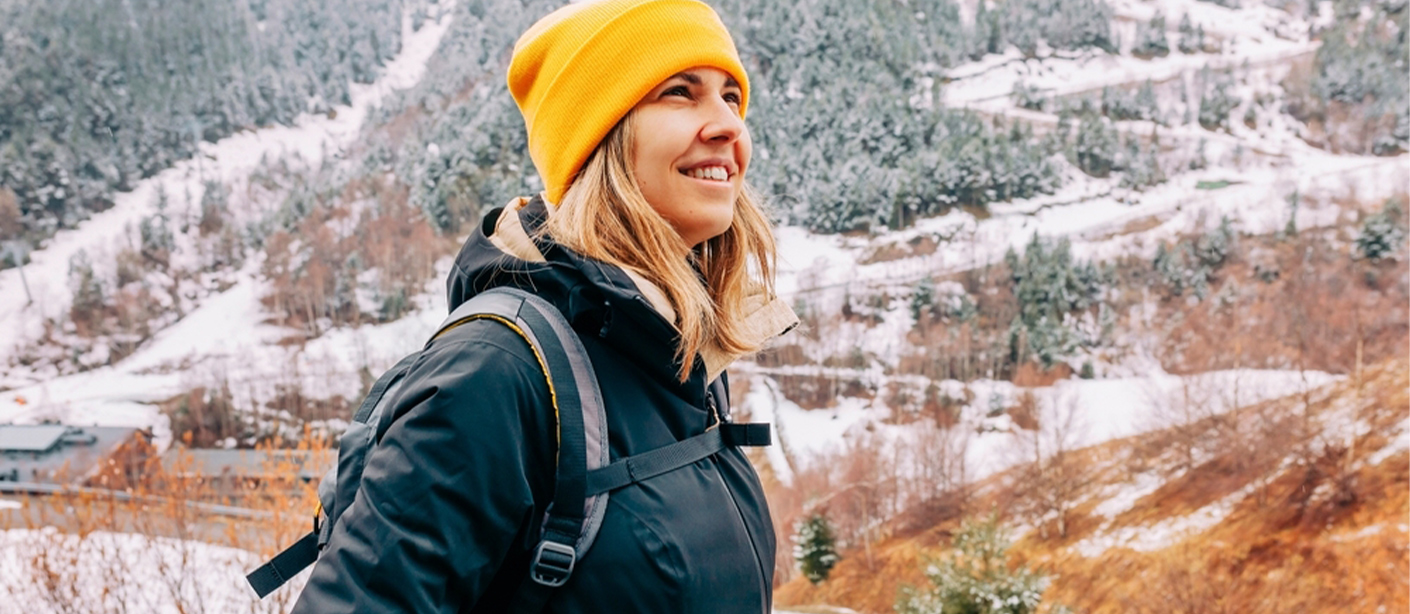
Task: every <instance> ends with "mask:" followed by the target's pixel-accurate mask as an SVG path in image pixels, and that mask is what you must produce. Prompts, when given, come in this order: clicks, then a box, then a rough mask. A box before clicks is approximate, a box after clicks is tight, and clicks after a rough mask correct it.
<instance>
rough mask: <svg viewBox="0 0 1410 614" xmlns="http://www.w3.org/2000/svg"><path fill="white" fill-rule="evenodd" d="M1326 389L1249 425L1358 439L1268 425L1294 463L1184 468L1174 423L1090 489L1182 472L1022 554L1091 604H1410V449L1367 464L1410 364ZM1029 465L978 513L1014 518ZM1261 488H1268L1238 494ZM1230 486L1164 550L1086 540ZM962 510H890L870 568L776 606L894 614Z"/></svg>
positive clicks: (1409, 400)
mask: <svg viewBox="0 0 1410 614" xmlns="http://www.w3.org/2000/svg"><path fill="white" fill-rule="evenodd" d="M1324 392H1326V394H1325V395H1319V396H1317V397H1316V399H1315V400H1314V401H1313V402H1312V403H1310V405H1309V404H1308V403H1307V401H1306V399H1305V398H1302V397H1299V396H1294V397H1288V398H1284V399H1280V400H1275V401H1271V402H1269V403H1267V404H1263V405H1261V406H1255V407H1248V408H1244V409H1242V410H1239V411H1238V412H1235V414H1236V416H1235V417H1236V418H1237V419H1239V420H1245V421H1250V422H1253V421H1257V420H1258V419H1260V418H1259V415H1258V414H1259V413H1260V412H1263V413H1269V412H1272V413H1277V414H1280V415H1283V416H1288V417H1293V418H1298V419H1299V420H1300V419H1301V418H1300V416H1301V415H1302V414H1304V413H1310V415H1311V416H1312V417H1313V419H1314V420H1313V423H1314V424H1317V425H1321V426H1328V425H1331V426H1333V427H1334V430H1335V428H1336V427H1335V425H1336V424H1339V423H1338V422H1337V420H1341V419H1342V418H1337V416H1354V417H1355V418H1357V419H1358V420H1359V421H1360V422H1359V423H1358V424H1360V425H1361V426H1359V427H1357V429H1358V430H1352V431H1350V432H1351V433H1352V436H1351V443H1350V445H1347V439H1346V438H1345V437H1342V436H1341V435H1340V434H1339V432H1328V431H1326V430H1324V429H1322V428H1319V429H1317V430H1314V431H1312V432H1309V433H1307V434H1306V436H1304V437H1301V438H1299V437H1275V438H1273V439H1259V438H1260V437H1263V435H1260V434H1259V433H1258V431H1248V432H1247V436H1248V437H1252V438H1255V439H1256V440H1257V441H1256V442H1255V443H1257V444H1259V445H1264V446H1278V452H1279V455H1280V458H1285V459H1288V460H1287V462H1285V463H1278V464H1275V465H1274V466H1272V468H1269V467H1267V466H1264V465H1260V464H1256V463H1247V462H1240V461H1239V459H1237V458H1235V457H1236V456H1238V455H1239V454H1240V453H1241V451H1240V450H1239V449H1229V450H1224V451H1222V452H1221V453H1218V454H1215V455H1213V456H1212V457H1210V458H1208V459H1206V460H1205V461H1204V462H1201V463H1198V464H1197V465H1195V466H1194V467H1192V468H1190V469H1189V470H1186V471H1183V472H1181V470H1179V469H1177V468H1176V467H1177V466H1178V462H1177V461H1178V458H1177V457H1178V456H1179V455H1178V454H1172V453H1171V452H1170V450H1169V449H1168V446H1169V440H1168V438H1167V437H1166V435H1165V434H1163V433H1161V432H1153V433H1148V434H1145V435H1141V436H1137V437H1133V438H1128V439H1125V440H1118V441H1112V442H1107V443H1105V444H1102V445H1100V446H1097V447H1095V448H1089V449H1086V450H1083V451H1081V452H1082V453H1083V454H1084V455H1085V456H1084V459H1085V462H1084V466H1086V467H1087V468H1088V473H1089V476H1090V479H1091V480H1092V482H1093V483H1092V485H1091V488H1090V490H1089V491H1096V490H1098V489H1100V488H1102V487H1118V486H1119V485H1121V484H1123V483H1126V482H1128V481H1129V480H1130V479H1131V476H1132V473H1133V472H1147V471H1154V472H1170V474H1171V475H1172V476H1173V479H1170V480H1169V481H1167V482H1166V483H1165V484H1163V485H1162V486H1161V487H1160V488H1158V489H1157V490H1155V491H1154V492H1152V493H1150V494H1149V495H1147V496H1145V497H1143V498H1142V499H1140V500H1139V501H1137V502H1136V503H1135V504H1134V505H1132V506H1131V508H1130V509H1129V510H1127V511H1125V512H1124V513H1120V514H1117V515H1116V517H1114V518H1111V519H1104V518H1101V517H1094V516H1093V515H1092V510H1093V508H1094V507H1095V505H1096V504H1097V503H1098V502H1099V501H1100V499H1099V498H1092V499H1088V500H1086V501H1085V502H1084V503H1083V504H1081V505H1078V506H1077V507H1076V508H1074V510H1073V511H1072V514H1071V516H1070V521H1069V527H1068V530H1069V535H1068V537H1067V538H1065V539H1064V538H1059V537H1057V536H1050V537H1049V538H1048V539H1043V538H1042V537H1041V536H1040V535H1039V533H1038V531H1036V530H1035V531H1030V532H1028V533H1027V535H1026V536H1024V537H1023V538H1022V539H1021V540H1020V541H1019V543H1018V544H1017V545H1016V547H1015V549H1014V551H1013V554H1014V559H1015V562H1017V563H1021V564H1027V565H1029V566H1031V567H1036V568H1038V569H1040V570H1043V571H1044V572H1046V573H1048V574H1051V575H1052V576H1053V577H1054V582H1053V584H1052V585H1051V586H1050V588H1049V589H1048V592H1047V594H1046V595H1045V601H1047V602H1050V603H1061V604H1065V605H1068V606H1070V607H1072V608H1074V610H1075V611H1079V612H1084V613H1089V614H1108V613H1110V614H1115V613H1145V612H1151V613H1155V612H1161V613H1166V612H1169V613H1174V614H1196V613H1210V612H1213V613H1223V612H1227V613H1245V612H1252V613H1272V614H1282V613H1289V614H1291V613H1299V614H1300V613H1304V612H1358V613H1359V612H1365V613H1367V614H1370V613H1375V612H1404V611H1407V609H1410V533H1407V531H1410V527H1407V524H1406V522H1407V516H1410V452H1407V451H1400V452H1397V453H1394V454H1389V455H1385V454H1382V455H1381V456H1382V457H1383V458H1381V459H1380V462H1379V463H1375V464H1372V463H1370V462H1368V458H1371V457H1372V456H1373V455H1375V454H1377V453H1378V451H1380V450H1382V449H1383V448H1384V447H1385V446H1387V445H1390V444H1391V443H1392V441H1393V440H1394V438H1395V437H1396V436H1397V435H1396V433H1398V432H1399V431H1398V429H1399V428H1401V426H1402V425H1403V424H1404V423H1405V421H1406V420H1407V419H1410V362H1407V361H1406V360H1405V359H1403V358H1397V359H1387V360H1382V361H1380V362H1379V363H1378V364H1376V365H1374V366H1372V367H1369V368H1365V369H1364V370H1361V371H1359V372H1357V373H1356V375H1355V376H1354V377H1352V378H1348V379H1347V380H1345V381H1343V382H1340V383H1337V384H1334V385H1332V386H1330V387H1329V388H1327V389H1325V390H1324ZM1348 408H1349V409H1348ZM1338 412H1341V413H1338ZM1279 424H1283V425H1285V426H1286V425H1288V424H1291V423H1288V422H1282V423H1279ZM1209 426H1210V431H1209V433H1210V436H1213V433H1214V431H1213V429H1214V426H1213V425H1212V424H1211V425H1209ZM1021 471H1022V469H1021V468H1015V469H1014V470H1012V471H1011V472H1009V473H1008V474H1001V475H996V476H993V477H992V478H990V479H988V480H986V481H985V482H983V483H981V484H980V485H978V486H977V488H976V491H977V492H979V493H981V494H980V496H979V497H978V498H977V499H976V500H975V501H974V502H973V504H972V505H971V506H970V508H969V509H970V510H983V509H991V508H992V509H997V510H998V511H1000V513H1001V514H1007V515H1008V516H1007V517H1008V518H1009V521H1010V522H1011V521H1012V518H1013V517H1012V514H1011V513H1012V512H1013V511H1014V510H1016V509H1018V508H1017V507H1015V506H1016V505H1017V504H1018V503H1019V500H1020V499H1022V498H1023V497H1024V496H1025V494H1024V493H1022V492H1015V491H1012V490H1006V489H1004V488H1001V487H998V486H1000V485H1002V484H1005V483H1008V482H1009V480H1010V479H1011V477H1012V476H1013V475H1014V474H1015V472H1021ZM1260 472H1266V475H1260ZM1260 485H1262V488H1264V489H1266V493H1264V494H1263V496H1255V494H1253V493H1249V494H1248V495H1247V496H1243V497H1242V498H1238V493H1240V491H1245V492H1247V489H1249V488H1254V489H1255V490H1257V488H1256V487H1258V486H1260ZM1230 495H1234V496H1235V498H1234V499H1232V500H1234V501H1235V503H1234V505H1233V507H1232V508H1231V509H1230V511H1229V512H1228V514H1227V516H1225V517H1223V518H1222V520H1220V521H1219V522H1217V523H1216V524H1214V525H1213V526H1211V527H1208V528H1207V529H1205V530H1202V531H1196V532H1194V533H1192V534H1187V535H1185V536H1183V538H1181V539H1177V540H1176V541H1175V542H1173V543H1170V544H1169V545H1168V546H1166V547H1164V548H1159V549H1156V550H1153V551H1149V552H1138V551H1136V550H1132V549H1129V548H1126V547H1120V546H1117V547H1112V548H1110V549H1107V550H1106V551H1104V552H1103V553H1102V554H1101V555H1099V556H1097V557H1095V558H1087V557H1084V556H1083V555H1081V554H1080V553H1079V552H1078V551H1077V550H1076V549H1074V548H1072V546H1073V545H1074V544H1076V543H1078V542H1080V541H1081V540H1083V539H1087V538H1091V537H1093V536H1097V535H1099V534H1100V533H1101V532H1102V531H1110V530H1114V529H1118V528H1121V527H1133V528H1139V527H1151V526H1153V525H1155V524H1158V523H1161V522H1167V521H1171V520H1172V519H1178V518H1181V517H1183V516H1185V515H1187V514H1189V513H1190V512H1193V511H1195V510H1199V509H1201V508H1204V507H1205V506H1207V505H1209V504H1210V503H1212V502H1215V501H1219V500H1221V499H1225V498H1226V497H1230ZM960 516H961V514H950V515H948V516H937V517H932V518H930V519H928V520H927V521H926V522H922V523H917V522H916V519H917V518H918V517H919V516H918V514H917V512H916V510H914V509H913V510H911V511H909V512H907V513H906V514H902V515H901V516H899V517H897V518H895V519H893V520H892V523H893V524H895V525H897V527H898V528H900V529H901V530H897V531H894V532H893V533H892V534H891V535H890V536H889V537H888V538H886V539H883V540H881V541H879V542H878V543H877V544H875V545H874V546H873V555H872V557H871V560H870V562H869V563H868V561H866V560H864V558H865V557H861V556H858V553H857V552H855V551H844V552H843V553H842V555H843V556H842V560H841V561H840V562H839V563H838V565H837V566H836V567H835V568H834V569H833V572H832V575H831V576H830V577H829V579H828V580H826V581H824V582H823V583H821V584H819V585H817V586H812V585H810V584H809V583H808V582H807V581H806V580H803V579H801V578H795V579H793V580H791V581H789V582H787V583H785V584H783V585H782V586H781V587H780V588H779V590H778V592H777V593H776V596H777V601H778V603H779V604H780V605H781V606H787V605H791V604H819V603H828V604H833V605H840V606H846V607H849V608H852V609H855V610H857V611H859V612H868V613H877V614H880V613H882V612H890V611H892V606H893V605H894V603H895V600H896V596H897V594H898V592H897V591H898V590H899V588H900V587H901V586H902V585H903V584H911V585H916V586H919V585H923V583H924V582H925V579H924V577H923V575H922V574H921V570H920V567H921V561H922V560H924V558H925V556H926V554H928V553H934V552H937V551H938V550H939V549H940V548H942V547H944V546H945V545H946V544H947V542H948V539H949V537H950V532H951V531H952V530H953V529H955V528H956V527H957V526H958V523H959V520H960ZM1108 523H1109V524H1108Z"/></svg>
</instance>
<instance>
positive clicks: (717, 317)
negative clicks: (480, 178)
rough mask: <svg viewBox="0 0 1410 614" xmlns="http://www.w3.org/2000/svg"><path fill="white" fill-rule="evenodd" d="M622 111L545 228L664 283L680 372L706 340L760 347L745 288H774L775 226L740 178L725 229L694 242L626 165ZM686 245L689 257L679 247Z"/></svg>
mask: <svg viewBox="0 0 1410 614" xmlns="http://www.w3.org/2000/svg"><path fill="white" fill-rule="evenodd" d="M632 117H633V115H632V114H628V115H627V116H626V117H624V118H622V120H621V121H619V122H618V123H617V125H616V126H614V127H613V128H612V131H611V132H609V133H607V136H605V137H603V139H602V142H600V143H598V146H597V149H595V150H593V153H592V155H591V156H590V157H589V158H588V161H587V162H586V163H585V164H583V167H582V169H581V170H579V171H578V175H577V177H576V179H574V181H573V183H572V185H571V186H570V187H569V188H568V191H567V192H566V193H565V194H564V195H563V199H562V202H560V203H559V204H558V207H557V209H555V210H554V212H553V214H552V215H549V216H548V223H547V224H546V225H545V232H547V233H548V235H549V236H551V237H552V238H553V240H554V241H557V242H558V243H560V244H562V245H565V246H567V247H569V248H571V249H573V250H574V251H577V252H578V253H580V254H582V255H584V256H587V257H589V258H595V259H597V260H601V261H604V262H608V263H611V264H614V265H617V266H620V267H623V268H626V269H630V270H631V271H632V272H634V273H636V274H638V275H641V276H642V277H645V278H646V279H647V280H649V281H651V282H652V283H654V284H656V285H657V286H659V287H660V288H661V291H662V292H664V293H665V295H666V298H667V300H668V301H670V303H671V307H672V308H673V309H675V311H676V321H675V325H676V330H677V331H678V332H679V333H680V342H679V344H678V346H677V348H676V358H677V359H678V360H679V362H680V364H681V370H680V373H679V374H678V375H679V377H680V380H681V381H685V380H686V378H688V377H689V375H690V370H691V368H692V367H693V365H694V363H695V360H696V356H697V355H698V354H699V353H700V352H701V351H702V350H703V349H704V348H705V347H707V346H708V345H710V344H714V345H715V346H716V347H717V348H718V349H719V350H722V351H724V352H727V353H731V354H748V353H752V352H756V351H758V349H759V347H758V345H757V342H756V341H753V340H752V339H751V338H750V337H749V336H748V335H747V334H746V333H745V330H744V320H745V318H746V316H748V315H749V314H748V310H749V309H750V307H751V305H750V304H749V301H748V300H747V299H748V297H749V296H750V295H751V294H754V293H757V292H760V291H762V292H764V293H765V296H766V297H768V298H772V297H773V293H774V286H773V282H774V276H773V272H774V257H775V254H776V248H775V245H774V236H773V230H772V228H771V227H770V226H769V221H768V218H766V217H765V215H764V212H763V210H762V209H761V207H760V206H759V203H758V200H757V197H756V196H755V195H754V192H753V190H752V189H751V188H750V187H749V185H748V184H747V183H746V184H745V185H744V189H743V190H741V191H740V194H739V197H738V198H736V199H735V203H734V220H733V221H732V222H731V223H730V227H729V229H728V230H726V231H725V232H724V234H721V235H719V236H717V237H714V238H711V239H709V240H707V241H705V242H704V243H701V244H700V245H699V246H696V247H695V249H694V250H691V249H690V246H688V245H686V244H685V241H684V240H683V239H681V237H680V235H679V234H678V233H677V232H676V230H675V228H674V227H672V226H671V224H670V222H667V221H666V219H665V218H663V217H661V215H660V214H659V213H657V212H656V210H655V209H653V208H652V207H651V204H650V203H648V202H647V201H646V197H645V196H643V195H642V193H641V189H640V188H639V187H638V183H637V179H636V175H635V173H634V172H633V170H632V165H631V162H630V161H631V151H632V144H633V142H634V141H633V139H634V138H635V130H634V129H633V121H632ZM683 253H689V254H690V256H689V257H688V258H682V257H681V254H683Z"/></svg>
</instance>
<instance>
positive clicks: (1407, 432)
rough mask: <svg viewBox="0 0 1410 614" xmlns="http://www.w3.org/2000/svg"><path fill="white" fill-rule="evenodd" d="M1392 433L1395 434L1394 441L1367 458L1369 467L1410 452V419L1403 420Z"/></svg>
mask: <svg viewBox="0 0 1410 614" xmlns="http://www.w3.org/2000/svg"><path fill="white" fill-rule="evenodd" d="M1390 432H1391V433H1393V434H1394V435H1393V437H1394V439H1391V440H1390V442H1389V443H1387V444H1386V445H1385V446H1384V447H1382V448H1381V449H1379V450H1376V451H1375V452H1374V453H1373V454H1371V455H1370V456H1367V457H1366V460H1365V463H1366V464H1367V465H1372V466H1374V465H1379V464H1381V463H1384V462H1385V461H1386V460H1387V459H1389V458H1391V457H1393V456H1395V455H1397V454H1404V453H1405V452H1407V451H1410V418H1406V419H1404V420H1402V421H1401V422H1400V424H1397V425H1396V426H1395V427H1394V428H1393V429H1392V430H1391V431H1390Z"/></svg>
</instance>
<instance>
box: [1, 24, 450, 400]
mask: <svg viewBox="0 0 1410 614" xmlns="http://www.w3.org/2000/svg"><path fill="white" fill-rule="evenodd" d="M444 15H445V16H444V17H442V19H441V20H440V21H436V22H427V23H426V24H425V25H424V26H423V27H422V28H421V29H420V30H417V31H415V32H413V31H412V29H411V18H410V15H409V14H408V15H406V16H404V17H403V19H402V41H403V44H402V50H401V53H400V54H398V55H397V57H396V58H394V59H393V60H392V61H391V62H389V63H388V64H387V66H386V67H385V69H384V71H383V75H382V77H381V78H379V79H378V80H377V81H376V82H374V83H371V84H367V85H360V84H353V85H352V96H351V98H352V104H351V105H348V106H339V107H335V108H334V112H333V113H330V114H329V115H326V116H325V115H317V116H313V115H303V116H301V117H300V118H299V120H298V121H297V123H296V125H294V126H287V127H286V126H277V127H271V128H266V129H260V130H255V131H248V132H244V133H240V134H236V135H234V136H231V137H228V138H225V139H221V140H220V141H218V142H216V143H204V142H203V143H201V151H200V153H199V154H198V155H197V156H196V157H195V158H193V159H191V160H185V161H182V162H179V163H177V164H176V165H175V166H173V167H172V168H170V169H167V170H165V171H163V172H161V173H159V174H157V175H156V176H154V177H151V178H149V179H145V180H143V181H141V182H139V183H138V185H137V186H136V188H134V189H133V190H132V191H130V192H123V193H119V194H117V196H116V199H115V205H114V206H113V207H112V208H111V209H109V210H107V211H104V212H102V213H98V214H95V215H94V216H93V217H92V218H90V219H88V220H86V221H84V222H82V223H81V224H79V226H78V227H77V228H74V229H70V230H61V231H59V232H58V233H57V234H56V235H55V236H54V237H53V238H52V239H50V240H49V241H48V242H47V243H46V244H45V245H44V246H43V248H42V249H39V250H37V251H35V252H33V253H32V254H31V256H30V257H31V262H30V263H29V264H27V265H26V266H25V267H23V271H21V270H20V269H18V268H12V269H6V270H3V271H0V330H2V331H5V334H4V337H3V338H0V365H4V364H7V363H9V362H10V361H11V359H12V358H14V356H15V353H16V352H17V351H18V350H19V349H20V348H21V347H23V346H24V345H25V344H27V343H30V342H33V341H34V340H36V339H38V338H40V337H41V336H42V335H43V334H44V329H45V323H46V322H51V321H52V322H62V321H63V320H64V319H65V315H66V313H67V312H68V308H69V305H70V303H71V299H72V289H70V288H69V287H68V282H67V280H68V273H69V262H70V259H71V258H73V257H74V256H75V255H76V254H78V253H79V252H80V251H83V252H86V253H87V254H88V256H89V259H90V260H91V261H92V262H93V263H94V265H95V267H96V268H104V267H105V268H106V270H107V271H108V272H110V271H111V270H112V269H113V268H114V267H115V266H116V263H115V261H114V259H113V256H115V255H116V254H117V252H118V251H119V249H121V248H122V246H123V245H125V244H127V243H129V242H130V241H131V237H132V233H133V232H134V231H135V229H136V228H137V225H138V224H139V223H140V221H141V220H142V218H144V217H146V216H148V215H151V214H152V213H153V212H154V211H155V209H154V203H155V201H156V195H157V193H158V192H159V191H165V193H166V194H168V195H169V197H170V198H171V199H172V200H175V201H181V200H185V199H187V198H188V197H189V202H196V203H198V202H200V199H201V195H202V193H203V192H204V187H203V182H204V181H205V180H210V179H218V180H220V181H222V182H224V183H225V184H227V185H231V184H235V183H237V182H240V181H244V180H245V179H246V178H247V177H248V176H249V174H250V173H251V172H252V171H254V170H256V169H258V168H259V167H261V166H263V165H265V164H267V163H269V162H270V161H272V160H277V159H281V158H282V159H286V160H289V161H291V162H292V163H294V164H295V165H296V166H299V165H302V166H306V167H309V168H313V167H317V166H318V165H319V163H320V162H321V161H322V160H323V159H324V158H325V157H329V156H334V157H336V156H337V155H338V154H339V152H340V151H341V150H342V149H343V148H344V147H347V146H348V145H350V144H351V143H352V141H353V139H354V138H356V137H357V136H358V134H359V129H360V128H361V126H362V122H363V120H364V118H366V116H367V112H368V110H369V109H371V108H373V107H375V106H378V105H379V104H380V103H381V101H382V99H383V98H385V97H386V96H387V95H388V94H389V93H391V92H393V91H395V90H398V89H405V88H407V87H410V86H412V85H414V84H415V83H416V82H417V81H418V80H420V78H421V74H422V73H423V72H424V70H425V67H426V61H427V60H428V59H430V57H431V54H432V53H433V52H434V51H435V49H436V46H437V44H439V42H440V38H441V36H442V35H443V34H444V33H445V31H446V29H447V28H448V27H449V26H450V12H449V11H446V12H445V13H444ZM253 213H258V212H245V214H246V215H247V216H248V215H250V214H253ZM178 240H179V239H178ZM181 251H182V250H178V252H181ZM21 273H23V275H24V279H23V280H22V279H21V277H20V276H21ZM107 276H108V277H111V275H107ZM26 286H27V290H26ZM18 383H21V382H16V381H8V378H6V379H0V386H15V385H16V384H18ZM0 412H3V410H0Z"/></svg>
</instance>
